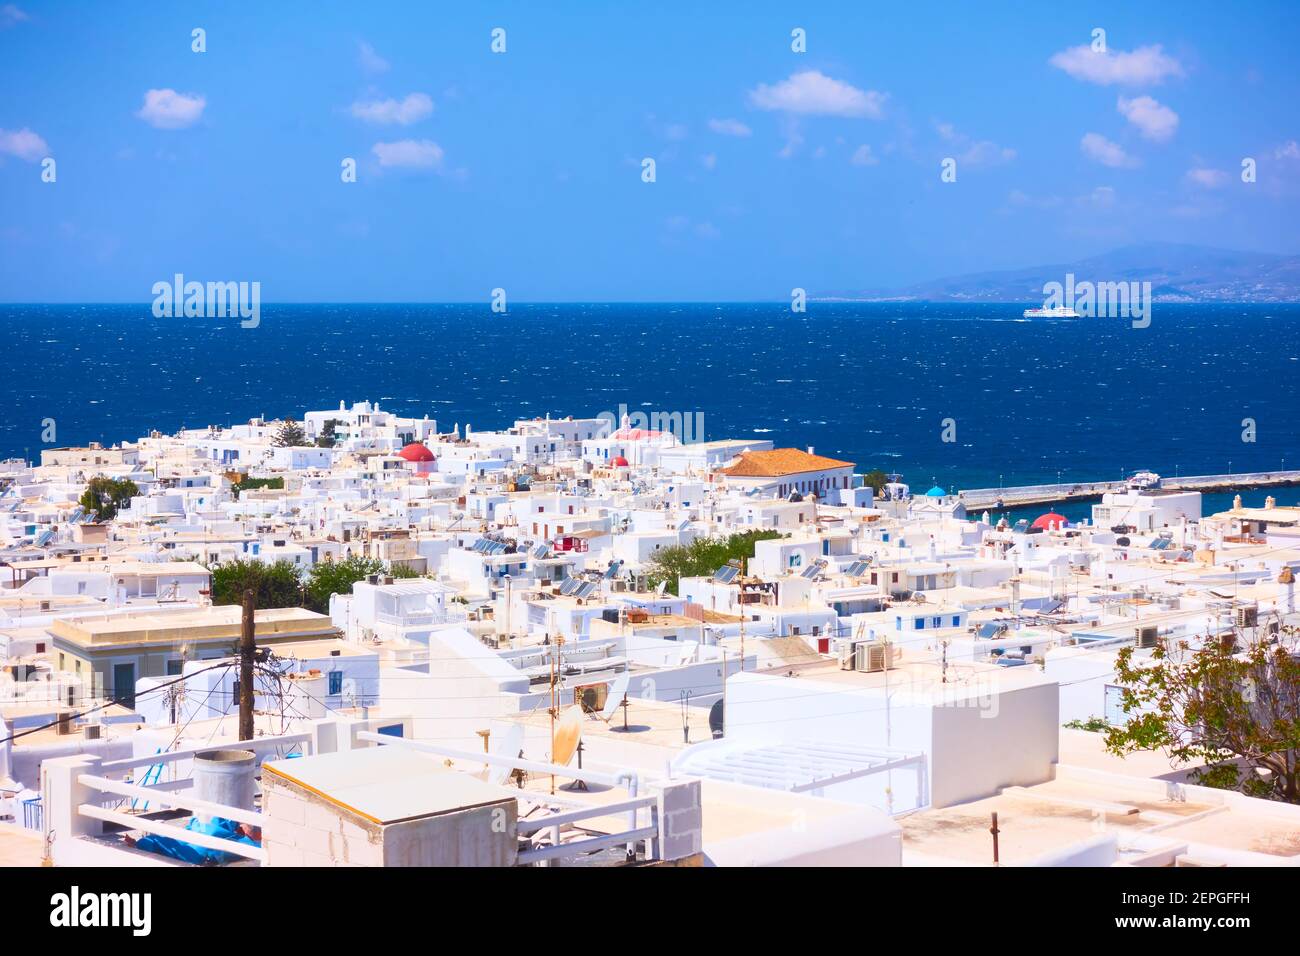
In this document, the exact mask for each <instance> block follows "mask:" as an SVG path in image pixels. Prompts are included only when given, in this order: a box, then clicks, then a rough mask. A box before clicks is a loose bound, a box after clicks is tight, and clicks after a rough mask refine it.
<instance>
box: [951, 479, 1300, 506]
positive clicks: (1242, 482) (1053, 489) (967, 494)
mask: <svg viewBox="0 0 1300 956" xmlns="http://www.w3.org/2000/svg"><path fill="white" fill-rule="evenodd" d="M1284 485H1300V470H1296V471H1290V470H1289V471H1254V472H1243V473H1240V474H1231V475H1188V476H1182V477H1178V478H1164V477H1162V478H1161V479H1160V489H1161V490H1162V491H1201V492H1212V491H1242V490H1246V489H1250V488H1272V487H1277V486H1284ZM1127 487H1128V482H1127V481H1081V482H1062V483H1061V484H1048V485H1019V486H1016V487H1007V488H971V489H966V490H963V491H959V492H958V495H959V496H960V497H961V500H962V503H963V504H965V505H966V510H967V511H968V512H970V511H979V510H980V509H983V508H989V509H993V508H999V507H1002V508H1017V507H1021V506H1023V505H1041V504H1051V503H1052V502H1058V501H1086V500H1088V499H1090V498H1100V497H1101V496H1102V495H1104V494H1106V493H1107V492H1111V491H1123V490H1124V489H1125V488H1127ZM999 501H1001V505H999V504H998V502H999Z"/></svg>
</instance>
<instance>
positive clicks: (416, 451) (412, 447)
mask: <svg viewBox="0 0 1300 956" xmlns="http://www.w3.org/2000/svg"><path fill="white" fill-rule="evenodd" d="M397 454H398V456H399V457H401V458H405V459H406V460H407V461H433V452H431V451H429V449H428V447H427V446H425V445H422V444H420V443H419V442H418V441H413V442H411V443H410V444H409V445H407V446H406V447H405V448H403V449H402V450H401V451H399V452H398V453H397Z"/></svg>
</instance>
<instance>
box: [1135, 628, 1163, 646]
mask: <svg viewBox="0 0 1300 956" xmlns="http://www.w3.org/2000/svg"><path fill="white" fill-rule="evenodd" d="M1159 638H1160V629H1159V628H1157V627H1155V626H1154V625H1148V626H1146V627H1139V628H1137V646H1138V647H1147V648H1150V647H1155V646H1156V641H1157V640H1159Z"/></svg>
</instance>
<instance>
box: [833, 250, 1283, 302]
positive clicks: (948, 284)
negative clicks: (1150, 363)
mask: <svg viewBox="0 0 1300 956" xmlns="http://www.w3.org/2000/svg"><path fill="white" fill-rule="evenodd" d="M1066 273H1073V274H1074V278H1075V282H1076V283H1078V282H1084V281H1088V282H1150V283H1151V296H1152V298H1153V299H1154V300H1155V301H1157V302H1300V256H1282V255H1270V254H1268V253H1261V252H1232V251H1229V250H1226V249H1207V248H1205V247H1203V246H1189V245H1182V244H1179V243H1172V242H1155V243H1143V244H1141V245H1133V246H1125V247H1124V248H1122V249H1116V250H1114V251H1113V252H1107V253H1104V254H1102V255H1099V256H1092V257H1091V258H1088V259H1080V260H1078V261H1077V262H1068V263H1062V264H1060V265H1047V266H1033V267H1030V268H1026V269H1010V270H1007V271H1004V272H975V273H971V274H970V275H962V276H953V277H951V278H947V279H935V280H933V281H930V282H921V283H918V284H916V285H912V286H908V287H906V288H903V289H895V290H892V291H887V290H874V291H863V292H856V293H855V292H850V293H845V294H843V295H830V296H820V297H819V298H821V299H823V300H834V299H849V300H856V301H920V302H1026V303H1030V302H1041V301H1042V300H1043V285H1044V284H1045V283H1048V282H1060V283H1064V282H1065V276H1066Z"/></svg>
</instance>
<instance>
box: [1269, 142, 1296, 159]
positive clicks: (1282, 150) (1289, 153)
mask: <svg viewBox="0 0 1300 956" xmlns="http://www.w3.org/2000/svg"><path fill="white" fill-rule="evenodd" d="M1273 158H1274V159H1300V143H1297V142H1296V141H1295V140H1288V141H1287V142H1286V143H1284V144H1283V145H1281V146H1279V147H1278V148H1277V149H1275V150H1273Z"/></svg>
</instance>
